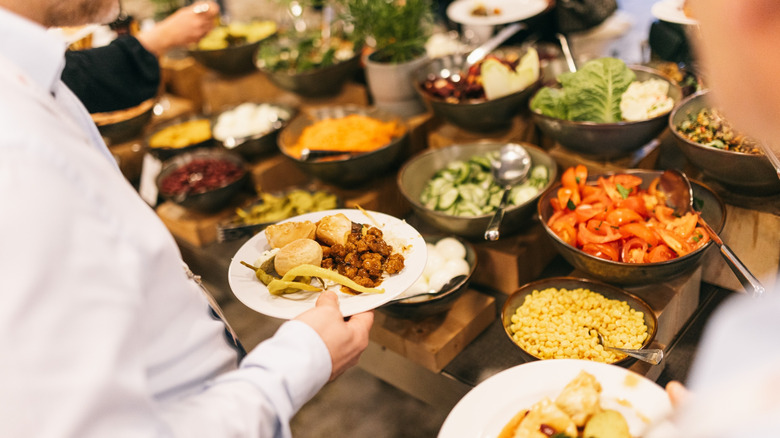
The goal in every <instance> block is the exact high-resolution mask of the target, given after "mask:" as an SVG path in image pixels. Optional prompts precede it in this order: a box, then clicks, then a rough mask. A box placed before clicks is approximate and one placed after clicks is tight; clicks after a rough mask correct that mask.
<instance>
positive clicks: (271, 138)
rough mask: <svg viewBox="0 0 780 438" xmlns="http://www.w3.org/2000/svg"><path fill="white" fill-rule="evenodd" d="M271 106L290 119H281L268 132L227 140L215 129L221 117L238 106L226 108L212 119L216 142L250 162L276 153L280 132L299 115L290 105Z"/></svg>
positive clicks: (227, 138)
mask: <svg viewBox="0 0 780 438" xmlns="http://www.w3.org/2000/svg"><path fill="white" fill-rule="evenodd" d="M269 105H272V106H273V107H275V108H277V109H279V110H281V111H284V112H286V113H287V114H288V117H286V118H279V119H278V120H276V121H275V122H273V127H272V128H271V130H268V131H264V132H258V133H257V134H253V135H249V136H246V137H234V136H228V137H226V138H217V134H216V133H214V128H215V127H216V124H217V121H218V119H219V117H220V116H221V115H223V114H225V113H227V112H228V111H232V110H235V109H236V108H237V106H232V107H229V108H224V109H222V110H221V111H220V112H219V113H217V114H215V115H214V116H213V117H212V123H211V128H212V133H213V134H214V141H215V142H217V143H219V144H221V145H222V146H223V147H224V148H225V149H228V150H232V151H234V152H237V153H239V154H241V156H243V157H244V158H246V159H248V160H253V159H255V158H258V157H260V156H263V155H266V154H269V153H271V152H273V151H276V150H277V137H278V136H279V132H281V130H282V129H284V128H285V127H286V126H287V125H289V124H290V122H291V121H292V119H293V118H294V117H295V115H296V114H297V113H298V110H297V109H296V108H295V107H292V106H290V105H284V104H279V103H270V104H269Z"/></svg>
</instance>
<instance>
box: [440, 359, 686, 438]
mask: <svg viewBox="0 0 780 438" xmlns="http://www.w3.org/2000/svg"><path fill="white" fill-rule="evenodd" d="M582 370H585V371H587V372H588V373H590V374H592V375H593V376H594V377H596V380H598V381H599V383H601V387H602V392H601V406H602V407H604V408H607V409H615V410H617V411H619V412H620V413H622V414H623V416H624V417H625V418H626V421H628V425H629V428H630V431H631V436H642V433H643V432H644V431H645V430H646V429H647V427H648V426H649V425H650V424H651V423H652V422H654V421H659V420H662V419H663V418H664V417H666V416H667V415H668V413H669V412H671V409H672V406H671V403H670V402H669V397H668V396H667V395H666V391H664V389H663V388H661V387H660V386H658V385H657V384H656V383H655V382H653V381H651V380H649V379H647V378H645V377H643V376H641V375H639V374H636V373H634V372H632V371H629V370H627V369H625V368H621V367H619V366H616V365H607V364H604V363H600V362H591V361H588V360H576V359H554V360H540V361H534V362H528V363H525V364H522V365H518V366H516V367H513V368H509V369H507V370H504V371H502V372H500V373H498V374H496V375H494V376H492V377H490V378H488V379H487V380H485V381H484V382H482V383H480V384H479V385H477V386H476V387H475V388H474V389H472V390H471V391H469V392H468V393H467V394H466V395H465V396H464V397H463V398H462V399H461V400H460V401H459V402H458V404H457V405H455V407H454V408H453V409H452V411H451V412H450V413H449V415H448V416H447V419H446V420H444V424H443V425H442V428H441V430H440V431H439V438H455V437H457V438H483V437H484V438H487V437H490V438H495V437H497V436H498V434H499V433H500V432H501V429H503V427H504V426H505V425H506V424H507V423H508V422H509V420H511V419H512V417H513V416H514V415H515V414H517V413H518V412H519V411H521V410H523V409H528V408H530V407H531V406H532V405H533V404H535V403H536V402H538V401H539V400H541V399H542V398H543V397H545V396H546V397H550V399H553V400H554V399H555V397H557V396H558V394H560V392H561V390H562V389H563V387H564V386H566V384H567V383H569V382H570V381H571V380H572V379H574V378H575V377H576V376H577V374H579V372H580V371H582Z"/></svg>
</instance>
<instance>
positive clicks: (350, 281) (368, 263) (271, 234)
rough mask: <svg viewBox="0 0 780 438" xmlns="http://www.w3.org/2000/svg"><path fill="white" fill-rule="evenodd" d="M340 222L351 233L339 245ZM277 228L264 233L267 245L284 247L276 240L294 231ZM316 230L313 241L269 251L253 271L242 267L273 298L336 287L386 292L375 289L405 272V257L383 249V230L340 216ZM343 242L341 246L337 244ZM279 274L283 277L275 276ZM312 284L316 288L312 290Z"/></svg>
mask: <svg viewBox="0 0 780 438" xmlns="http://www.w3.org/2000/svg"><path fill="white" fill-rule="evenodd" d="M341 216H343V218H342V217H341ZM344 219H346V221H347V222H348V227H349V228H348V230H346V232H347V235H346V236H345V239H342V237H344V236H342V235H341V233H342V231H345V230H344V227H343V225H344ZM288 223H289V222H288ZM286 224H287V223H286ZM278 225H279V226H280V227H273V226H272V227H269V228H270V230H269V228H266V231H265V233H266V237H267V238H268V239H269V242H270V241H271V240H272V239H273V240H274V244H282V243H284V242H280V241H279V239H278V238H279V237H280V236H282V235H284V234H285V233H287V231H288V230H289V229H290V228H288V227H294V226H290V225H285V224H278ZM315 225H316V227H317V228H316V230H315V232H314V240H312V239H310V238H304V239H295V240H292V241H290V242H289V243H284V245H283V246H281V247H272V249H271V250H269V251H266V252H265V253H264V254H263V256H261V258H260V260H258V261H256V262H255V264H254V265H252V264H249V263H248V262H246V261H242V262H241V264H243V265H244V266H247V267H249V268H251V269H253V270H254V271H255V276H256V277H257V279H258V280H260V281H261V282H263V283H264V284H265V285H266V286H267V288H268V291H269V293H271V294H274V295H284V294H287V293H292V292H298V291H301V290H305V291H312V292H317V291H321V290H323V289H327V288H330V287H332V286H334V285H336V284H338V285H341V287H340V290H341V292H344V293H347V294H352V295H357V294H361V293H383V292H384V289H381V288H379V287H378V286H380V285H381V284H382V282H383V281H384V279H385V278H386V277H387V276H389V275H394V274H397V273H399V272H400V271H402V270H403V269H404V256H403V254H401V252H399V251H396V250H395V249H394V248H393V246H391V245H390V244H388V243H387V241H386V240H385V238H384V235H383V232H382V230H380V229H379V228H377V227H374V226H371V225H368V224H360V223H355V222H352V221H351V220H350V219H349V218H347V217H346V216H345V215H343V214H341V213H339V214H337V215H331V216H325V217H323V218H322V219H320V221H319V222H317V224H315ZM323 225H324V226H325V227H326V228H327V230H325V232H322V233H321V232H320V230H319V228H320V226H323ZM306 228H308V227H306ZM323 235H326V236H327V240H328V243H325V242H323V241H322V239H321V237H320V236H323ZM301 240H308V242H301ZM341 241H343V242H344V243H338V242H341ZM291 245H292V246H291ZM314 245H317V246H319V247H320V249H321V253H319V252H317V251H316V250H314ZM280 254H281V255H282V256H283V257H284V260H283V261H282V265H281V266H280V267H277V266H276V263H277V261H276V258H277V257H279V255H280ZM318 260H319V261H318ZM279 268H281V269H282V271H284V274H283V273H282V272H279V270H278V269H279ZM315 278H316V279H318V280H317V282H319V284H320V286H315V283H316V282H315V281H314V279H315Z"/></svg>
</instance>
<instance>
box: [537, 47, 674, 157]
mask: <svg viewBox="0 0 780 438" xmlns="http://www.w3.org/2000/svg"><path fill="white" fill-rule="evenodd" d="M557 82H558V83H557V84H556V86H548V87H542V88H541V89H539V91H538V92H537V93H536V94H535V95H534V96H533V98H532V99H531V100H530V101H529V107H530V109H531V115H532V118H533V120H534V122H535V123H536V125H537V126H538V127H539V129H540V130H541V131H542V133H543V134H544V135H545V136H547V137H549V138H551V139H552V140H554V141H556V142H557V143H559V144H560V145H562V146H563V147H565V148H567V149H569V150H572V151H574V152H577V153H580V154H582V155H586V156H589V157H592V158H599V159H610V158H617V157H621V156H625V155H630V154H631V153H634V152H636V151H637V150H639V149H641V148H642V147H643V146H645V145H646V144H648V143H649V142H651V141H652V140H653V139H655V138H656V137H658V136H659V135H660V134H661V132H663V130H664V129H665V128H666V126H667V119H668V117H669V113H670V112H671V110H672V109H673V108H674V106H676V105H677V103H678V102H679V101H680V100H681V99H682V90H681V88H680V87H679V85H677V84H676V83H674V81H672V80H671V79H669V78H668V77H666V76H665V75H663V74H662V73H660V72H659V71H657V70H654V69H651V68H649V67H644V66H627V65H626V64H625V63H624V62H623V61H621V60H619V59H616V58H599V59H595V60H592V61H589V62H587V63H585V64H584V65H583V66H582V67H581V68H580V69H579V70H577V71H576V72H566V73H562V74H560V75H559V76H558V78H557ZM629 90H630V91H629ZM627 91H629V93H628V94H626V92H627Z"/></svg>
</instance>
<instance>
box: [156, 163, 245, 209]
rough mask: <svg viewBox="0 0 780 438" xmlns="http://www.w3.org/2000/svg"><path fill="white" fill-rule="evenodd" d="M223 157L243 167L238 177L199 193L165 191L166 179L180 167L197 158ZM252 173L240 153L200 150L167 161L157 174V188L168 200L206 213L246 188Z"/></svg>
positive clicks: (230, 199) (228, 202) (224, 205)
mask: <svg viewBox="0 0 780 438" xmlns="http://www.w3.org/2000/svg"><path fill="white" fill-rule="evenodd" d="M201 159H207V160H219V161H226V162H228V163H232V164H234V165H236V166H238V168H239V169H240V174H239V176H237V177H236V178H233V179H231V180H228V181H226V182H225V183H224V184H221V185H218V186H215V187H213V188H211V189H209V190H207V191H203V192H197V193H184V194H174V193H165V192H164V190H163V181H165V179H166V178H167V177H168V176H169V175H171V174H172V173H173V172H175V171H177V170H178V169H180V168H182V167H184V166H186V165H188V164H190V163H192V162H193V161H195V160H201ZM248 175H249V172H248V171H247V168H246V162H245V161H244V160H243V159H242V158H241V157H240V156H239V155H237V154H234V153H232V152H228V151H225V150H222V149H199V150H195V151H191V152H186V153H183V154H179V155H176V156H175V157H173V158H171V159H169V160H166V161H165V162H163V166H162V170H161V171H160V174H159V175H158V176H157V189H158V191H159V193H160V196H162V197H163V198H164V199H166V200H168V201H171V202H174V203H176V204H178V205H181V206H182V207H184V208H188V209H192V210H196V211H199V212H203V213H212V212H215V211H218V210H220V209H222V208H224V207H226V206H227V205H228V204H230V202H231V201H232V200H233V199H234V197H235V196H236V195H237V194H238V193H239V192H240V191H241V190H242V189H243V188H244V186H245V184H246V181H247V179H248Z"/></svg>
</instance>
